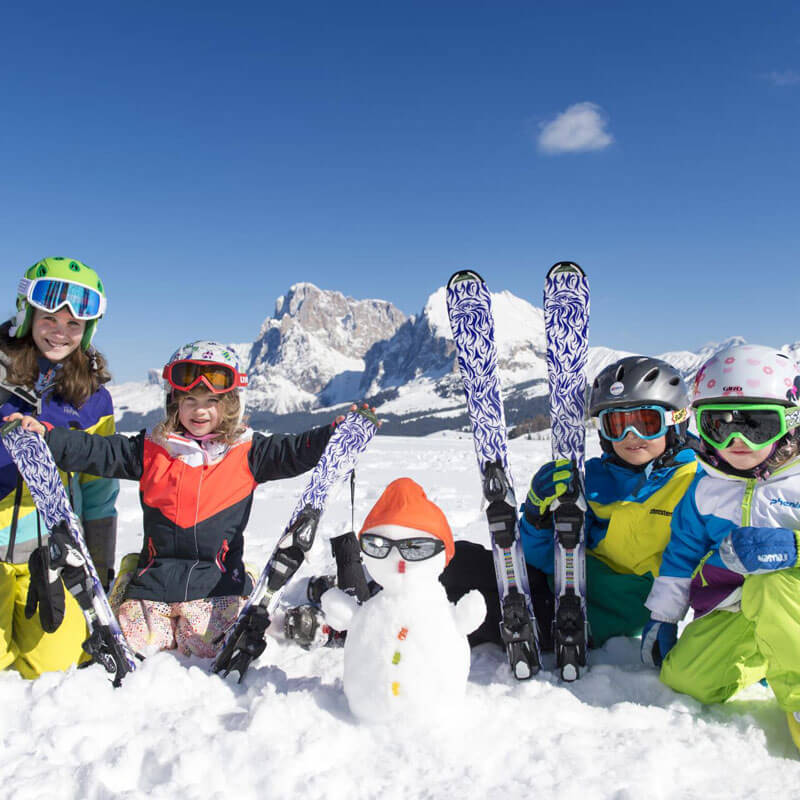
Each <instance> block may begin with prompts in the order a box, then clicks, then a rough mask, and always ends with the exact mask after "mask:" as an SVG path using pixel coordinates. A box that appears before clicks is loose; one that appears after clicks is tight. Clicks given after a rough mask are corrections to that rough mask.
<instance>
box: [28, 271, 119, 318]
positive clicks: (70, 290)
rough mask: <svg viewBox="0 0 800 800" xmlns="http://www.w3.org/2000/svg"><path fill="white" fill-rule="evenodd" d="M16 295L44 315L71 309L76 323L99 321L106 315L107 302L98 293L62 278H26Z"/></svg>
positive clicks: (95, 290)
mask: <svg viewBox="0 0 800 800" xmlns="http://www.w3.org/2000/svg"><path fill="white" fill-rule="evenodd" d="M17 294H20V295H22V296H23V297H24V298H25V299H26V300H27V301H28V303H29V304H30V305H32V306H33V307H34V308H38V309H40V310H41V311H58V309H59V308H63V307H64V306H68V307H69V310H70V312H71V313H72V316H73V317H75V319H83V320H90V319H97V318H98V317H102V316H103V314H105V313H106V298H105V297H103V295H102V294H100V292H98V291H97V289H92V288H90V287H88V286H83V285H81V284H80V283H73V282H72V281H66V280H61V279H60V278H58V279H56V278H35V279H34V280H29V279H28V278H23V279H22V280H21V281H20V282H19V285H18V287H17Z"/></svg>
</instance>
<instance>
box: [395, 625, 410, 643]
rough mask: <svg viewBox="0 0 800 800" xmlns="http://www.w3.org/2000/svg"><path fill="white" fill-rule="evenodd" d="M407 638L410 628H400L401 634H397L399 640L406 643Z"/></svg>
mask: <svg viewBox="0 0 800 800" xmlns="http://www.w3.org/2000/svg"><path fill="white" fill-rule="evenodd" d="M406 636H408V628H400V633H398V634H397V638H398V639H399V640H400V641H401V642H404V641H405V640H406Z"/></svg>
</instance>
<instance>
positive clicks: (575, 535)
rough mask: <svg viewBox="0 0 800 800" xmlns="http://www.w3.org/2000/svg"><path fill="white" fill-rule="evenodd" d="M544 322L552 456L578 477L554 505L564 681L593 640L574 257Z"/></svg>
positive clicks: (579, 281)
mask: <svg viewBox="0 0 800 800" xmlns="http://www.w3.org/2000/svg"><path fill="white" fill-rule="evenodd" d="M544 323H545V335H546V339H547V377H548V381H549V387H550V422H551V426H552V452H553V459H554V460H555V459H562V458H563V459H568V460H570V461H573V462H575V464H576V475H577V480H576V482H575V485H574V486H573V488H572V491H571V492H569V493H568V494H564V495H562V496H561V497H559V498H558V499H557V500H555V501H554V502H553V504H552V506H551V509H552V512H553V526H554V537H555V572H554V580H555V597H556V611H555V620H554V623H553V634H554V637H553V638H554V643H555V652H556V665H557V666H558V667H559V668H560V670H561V677H562V679H564V680H565V681H573V680H576V679H577V678H579V677H580V671H581V668H583V667H585V666H586V660H587V643H588V639H589V632H588V626H587V622H586V545H585V531H584V519H585V512H586V499H585V496H584V491H583V473H584V454H585V446H586V425H585V422H584V412H585V402H586V358H587V353H588V348H589V342H588V333H589V283H588V281H587V280H586V275H585V274H584V272H583V270H582V269H581V268H580V267H579V266H578V265H577V264H574V263H572V262H571V261H559V262H558V263H557V264H554V265H553V266H552V267H551V268H550V270H549V272H548V273H547V277H546V278H545V283H544Z"/></svg>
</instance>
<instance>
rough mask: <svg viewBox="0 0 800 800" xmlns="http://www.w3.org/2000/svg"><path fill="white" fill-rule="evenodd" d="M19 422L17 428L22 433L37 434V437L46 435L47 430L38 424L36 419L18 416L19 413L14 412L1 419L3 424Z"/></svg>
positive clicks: (23, 415)
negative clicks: (22, 431)
mask: <svg viewBox="0 0 800 800" xmlns="http://www.w3.org/2000/svg"><path fill="white" fill-rule="evenodd" d="M17 419H18V420H20V423H19V426H20V428H22V430H24V431H31V432H33V433H38V434H39V436H44V435H45V433H47V428H45V426H44V425H42V423H41V422H39V420H38V419H36V417H29V416H27V415H25V414H20V413H19V411H15V412H14V413H13V414H9V415H8V416H7V417H3V422H14V420H17Z"/></svg>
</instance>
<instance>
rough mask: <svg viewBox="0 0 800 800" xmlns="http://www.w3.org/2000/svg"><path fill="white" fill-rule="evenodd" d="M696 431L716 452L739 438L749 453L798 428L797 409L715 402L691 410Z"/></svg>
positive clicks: (776, 405) (768, 404) (773, 404)
mask: <svg viewBox="0 0 800 800" xmlns="http://www.w3.org/2000/svg"><path fill="white" fill-rule="evenodd" d="M695 420H696V421H697V432H698V433H699V434H700V436H701V437H702V438H703V440H704V441H706V442H708V444H710V445H711V446H712V447H714V448H716V449H717V450H724V449H725V448H726V447H730V445H731V443H732V442H733V440H734V439H741V440H742V441H743V442H744V443H745V444H746V445H747V446H748V447H749V448H750V449H751V450H761V449H762V448H764V447H767V446H769V445H771V444H772V443H773V442H777V441H778V439H780V438H782V437H783V436H785V435H786V434H787V433H788V432H789V431H790V430H791V429H792V428H796V427H798V426H800V408H787V407H786V406H782V405H778V404H777V403H746V404H744V403H743V404H740V405H739V404H732V403H727V404H725V403H719V404H716V405H714V404H709V405H702V406H698V407H697V408H696V409H695Z"/></svg>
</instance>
